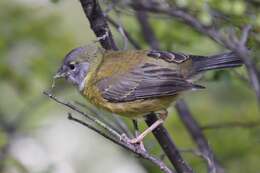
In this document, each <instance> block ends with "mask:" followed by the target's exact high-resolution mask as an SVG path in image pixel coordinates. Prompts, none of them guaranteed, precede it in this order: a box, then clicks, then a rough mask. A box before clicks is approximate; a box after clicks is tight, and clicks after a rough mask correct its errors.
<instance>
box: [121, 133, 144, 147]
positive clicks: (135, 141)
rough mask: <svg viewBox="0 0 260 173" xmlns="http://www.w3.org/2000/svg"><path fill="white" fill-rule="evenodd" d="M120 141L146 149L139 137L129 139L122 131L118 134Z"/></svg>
mask: <svg viewBox="0 0 260 173" xmlns="http://www.w3.org/2000/svg"><path fill="white" fill-rule="evenodd" d="M120 141H123V142H125V143H128V144H132V145H135V146H138V147H140V149H141V150H143V151H146V149H145V147H144V144H143V141H142V140H141V139H139V138H133V139H130V138H129V137H128V136H127V135H126V134H124V133H123V134H121V136H120Z"/></svg>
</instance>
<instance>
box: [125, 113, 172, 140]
mask: <svg viewBox="0 0 260 173" xmlns="http://www.w3.org/2000/svg"><path fill="white" fill-rule="evenodd" d="M158 114H159V119H158V120H157V121H155V122H154V123H153V124H152V125H151V126H150V127H148V128H147V129H146V130H145V131H144V132H143V133H141V134H140V135H138V136H137V137H136V138H134V139H131V140H130V141H129V142H130V143H132V144H136V143H140V142H142V141H143V139H144V137H145V136H146V135H147V134H149V133H150V132H152V131H153V130H154V129H155V128H156V127H158V126H159V125H160V124H163V122H164V120H165V119H166V117H167V115H168V112H167V110H162V111H160V112H158Z"/></svg>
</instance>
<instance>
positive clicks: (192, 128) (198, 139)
mask: <svg viewBox="0 0 260 173" xmlns="http://www.w3.org/2000/svg"><path fill="white" fill-rule="evenodd" d="M175 108H176V110H177V112H178V114H179V115H180V116H179V117H180V119H181V121H182V122H183V124H184V126H185V127H186V129H187V130H188V132H189V134H190V136H191V137H192V139H193V140H194V141H195V143H196V144H197V146H198V149H199V151H200V153H202V154H203V157H205V158H206V160H207V163H208V164H207V165H208V172H210V173H216V172H218V173H220V172H224V170H223V168H222V167H221V166H220V164H219V163H218V162H217V161H216V159H215V156H214V154H213V152H212V150H211V148H210V146H209V144H208V141H207V139H206V137H205V135H204V134H203V132H202V130H201V129H200V126H199V124H198V123H197V121H196V120H195V119H194V118H193V115H192V114H191V112H190V110H189V108H188V105H187V104H186V103H185V102H184V101H183V100H179V101H178V102H177V103H176V104H175Z"/></svg>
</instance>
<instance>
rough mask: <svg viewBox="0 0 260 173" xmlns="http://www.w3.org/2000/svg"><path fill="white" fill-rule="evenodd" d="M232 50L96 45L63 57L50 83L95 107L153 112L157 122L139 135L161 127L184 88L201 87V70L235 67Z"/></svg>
mask: <svg viewBox="0 0 260 173" xmlns="http://www.w3.org/2000/svg"><path fill="white" fill-rule="evenodd" d="M241 65H242V61H241V60H240V59H239V58H238V57H237V56H236V55H235V54H234V53H232V52H229V53H223V54H218V55H213V56H209V57H206V56H205V57H204V56H195V55H186V54H183V53H176V52H169V51H159V50H127V51H112V50H104V49H102V48H99V47H97V46H96V45H94V44H92V45H87V46H83V47H79V48H75V49H73V50H72V51H70V52H69V53H68V54H67V55H66V56H65V58H64V60H63V63H62V65H61V67H60V68H59V70H58V72H57V73H56V75H55V76H54V79H57V78H62V77H64V78H65V79H66V80H67V81H69V82H71V83H72V84H73V85H74V86H75V87H77V89H78V90H79V92H80V93H81V94H82V95H83V96H84V97H85V98H86V99H87V100H89V102H90V103H92V104H93V105H95V106H96V107H97V108H101V109H104V110H106V111H109V112H112V113H116V114H118V115H121V116H126V117H129V118H133V119H135V118H139V117H142V116H144V115H147V114H148V113H151V112H157V113H158V114H159V119H158V120H157V121H156V122H155V123H154V124H153V125H152V126H150V127H149V128H148V129H146V130H145V131H144V132H143V133H142V134H140V136H138V137H137V138H134V139H132V140H130V142H131V143H138V142H141V141H142V140H143V138H144V136H145V135H146V134H148V133H149V132H151V131H152V130H153V129H155V128H156V127H157V126H158V125H160V124H161V123H163V121H164V120H165V118H166V117H167V111H166V110H167V108H168V107H169V106H170V104H171V103H172V102H174V101H175V100H176V99H177V97H178V96H179V95H180V94H181V93H183V92H184V91H188V90H197V89H202V88H204V87H203V86H201V85H197V84H195V83H193V82H194V79H196V76H197V75H198V74H200V73H202V72H205V71H208V70H214V69H222V68H231V67H238V66H241Z"/></svg>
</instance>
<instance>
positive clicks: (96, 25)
mask: <svg viewBox="0 0 260 173" xmlns="http://www.w3.org/2000/svg"><path fill="white" fill-rule="evenodd" d="M80 3H81V6H82V8H83V10H84V12H85V15H86V17H87V18H88V20H89V23H90V27H91V29H92V30H93V31H94V33H95V34H96V36H97V38H98V39H99V41H100V44H101V45H102V47H104V48H105V49H114V50H117V47H116V44H115V42H114V40H113V37H112V34H111V32H110V29H109V27H108V25H107V22H106V19H105V17H104V15H103V12H102V10H101V8H100V5H99V4H98V2H97V1H95V0H80Z"/></svg>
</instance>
